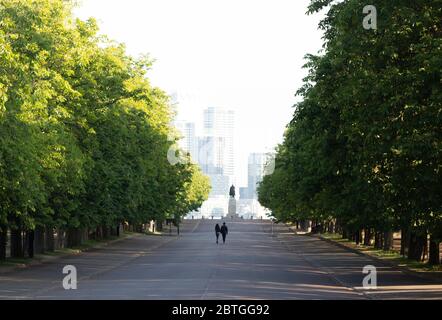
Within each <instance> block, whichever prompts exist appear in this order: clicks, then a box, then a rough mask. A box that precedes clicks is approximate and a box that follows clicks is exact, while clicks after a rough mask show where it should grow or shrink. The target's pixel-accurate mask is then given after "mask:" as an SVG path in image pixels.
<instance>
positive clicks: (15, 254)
mask: <svg viewBox="0 0 442 320" xmlns="http://www.w3.org/2000/svg"><path fill="white" fill-rule="evenodd" d="M11 257H12V258H23V257H24V252H23V235H22V231H21V229H13V230H11Z"/></svg>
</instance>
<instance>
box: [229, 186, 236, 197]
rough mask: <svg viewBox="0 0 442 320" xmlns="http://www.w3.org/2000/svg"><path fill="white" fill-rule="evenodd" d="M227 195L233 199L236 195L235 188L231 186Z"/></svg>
mask: <svg viewBox="0 0 442 320" xmlns="http://www.w3.org/2000/svg"><path fill="white" fill-rule="evenodd" d="M229 194H230V197H232V198H235V195H236V193H235V186H234V185H232V186H231V187H230V193H229Z"/></svg>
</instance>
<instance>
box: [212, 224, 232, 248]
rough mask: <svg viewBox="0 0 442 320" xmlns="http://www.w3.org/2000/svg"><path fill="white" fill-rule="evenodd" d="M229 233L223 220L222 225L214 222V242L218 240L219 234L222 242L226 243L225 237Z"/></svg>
mask: <svg viewBox="0 0 442 320" xmlns="http://www.w3.org/2000/svg"><path fill="white" fill-rule="evenodd" d="M228 233H229V229H228V228H227V226H226V223H225V222H224V223H223V225H222V227H220V226H219V224H216V226H215V234H216V244H218V242H219V235H220V234H221V236H222V237H223V244H224V243H226V237H227V234H228Z"/></svg>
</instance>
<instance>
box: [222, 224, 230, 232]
mask: <svg viewBox="0 0 442 320" xmlns="http://www.w3.org/2000/svg"><path fill="white" fill-rule="evenodd" d="M221 233H222V234H228V233H229V229H228V228H227V226H224V225H223V226H222V227H221Z"/></svg>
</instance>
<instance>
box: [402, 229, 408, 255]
mask: <svg viewBox="0 0 442 320" xmlns="http://www.w3.org/2000/svg"><path fill="white" fill-rule="evenodd" d="M409 236H410V235H409V232H408V230H407V229H405V228H402V230H401V256H403V257H405V256H406V255H407V254H408V243H409V242H410V240H409Z"/></svg>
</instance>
